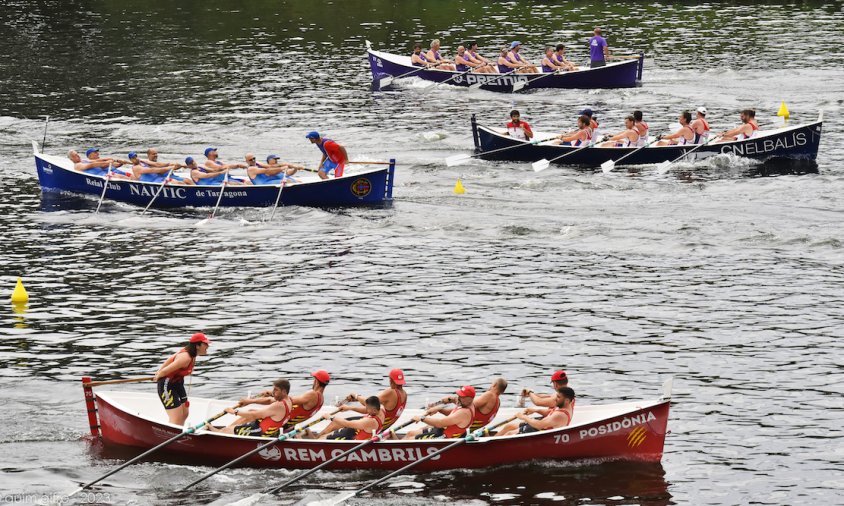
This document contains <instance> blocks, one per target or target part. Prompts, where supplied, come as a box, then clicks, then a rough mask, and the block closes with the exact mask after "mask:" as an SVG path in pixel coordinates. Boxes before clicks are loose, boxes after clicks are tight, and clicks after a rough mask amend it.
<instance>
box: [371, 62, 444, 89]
mask: <svg viewBox="0 0 844 506" xmlns="http://www.w3.org/2000/svg"><path fill="white" fill-rule="evenodd" d="M433 66H434V65H425V66H424V67H419V68H418V69H416V70H411V71H410V72H408V73H406V74H402V75H400V76H387V77H382V78H381V79H380V80H379V81H378V87H379V88H384V87H387V86H389V85H391V84H393V81H395V80H396V79H401V78H403V77H407V76H409V75H413V74H415V73H417V72H419V71H420V70H428V69H430V68H431V67H433Z"/></svg>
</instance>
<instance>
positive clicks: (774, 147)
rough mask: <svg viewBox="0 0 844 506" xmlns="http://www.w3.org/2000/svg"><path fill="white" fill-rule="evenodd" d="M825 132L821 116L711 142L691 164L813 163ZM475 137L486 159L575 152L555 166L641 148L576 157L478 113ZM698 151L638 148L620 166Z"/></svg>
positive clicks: (586, 163) (590, 151) (589, 162)
mask: <svg viewBox="0 0 844 506" xmlns="http://www.w3.org/2000/svg"><path fill="white" fill-rule="evenodd" d="M822 130H823V120H822V116H821V117H819V118H818V121H816V122H814V123H808V124H804V125H796V126H793V127H788V128H781V129H779V130H774V131H771V132H770V133H766V134H764V135H760V136H758V137H754V138H752V139H747V140H743V141H733V142H725V143H718V144H714V143H711V144H707V145H705V146H702V147H700V148H698V149H696V150H695V152H694V153H691V154H689V156H688V157H687V158H686V160H687V161H689V162H694V161H696V160H703V159H705V158H708V157H711V156H715V155H730V154H731V155H735V156H739V157H742V158H749V159H752V160H758V161H768V160H779V159H783V160H797V161H806V162H814V160H815V159H816V158H817V156H818V148H819V146H820V141H821V132H822ZM472 135H473V138H474V142H475V153H476V154H478V155H479V156H478V158H482V159H484V160H499V161H517V162H535V161H537V160H541V159H543V158H544V159H546V160H553V159H554V158H557V157H560V156H562V155H565V154H567V153H572V154H571V155H569V156H566V157H565V158H562V159H560V160H559V161H556V162H555V163H557V164H559V165H577V166H582V167H600V165H601V164H602V163H604V162H606V161H608V160H618V159H619V158H621V157H622V156H624V155H627V154H629V153H633V152H634V151H636V148H599V147H591V148H585V149H581V150H580V151H578V152H577V153H573V152H574V151H576V150H577V149H578V148H576V147H571V146H551V145H544V144H531V143H529V142H525V141H519V140H516V139H513V138H512V137H509V136H506V135H503V134H502V133H500V132H498V131H496V130H494V129H491V128H487V127H484V126H480V125H478V124H477V122H476V120H475V117H474V115H473V116H472ZM537 136H539V135H537ZM515 146H519V147H515ZM697 147H698V146H697V145H694V144H689V145H685V146H658V147H657V146H650V147H647V148H644V149H641V150H639V151H638V152H636V153H635V154H631V155H630V156H628V157H627V158H625V159H624V160H623V161H622V162H621V165H646V164H656V163H661V162H666V161H672V160H675V159H677V158H678V157H680V156H682V155H683V154H684V153H686V152H688V151H691V150H692V149H695V148H697ZM504 148H512V149H507V150H505V151H499V152H497V153H489V154H484V153H485V152H488V151H494V150H497V149H504Z"/></svg>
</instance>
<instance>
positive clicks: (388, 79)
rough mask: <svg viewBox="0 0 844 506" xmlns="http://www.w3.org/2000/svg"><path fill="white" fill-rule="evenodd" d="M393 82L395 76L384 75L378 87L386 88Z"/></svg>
mask: <svg viewBox="0 0 844 506" xmlns="http://www.w3.org/2000/svg"><path fill="white" fill-rule="evenodd" d="M391 84H393V76H389V77H382V78H381V79H380V80H379V81H378V87H379V88H386V87H387V86H389V85H391Z"/></svg>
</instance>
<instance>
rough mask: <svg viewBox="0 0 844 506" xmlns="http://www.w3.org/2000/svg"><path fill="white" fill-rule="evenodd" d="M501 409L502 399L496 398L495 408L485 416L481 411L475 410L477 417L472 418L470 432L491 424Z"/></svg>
mask: <svg viewBox="0 0 844 506" xmlns="http://www.w3.org/2000/svg"><path fill="white" fill-rule="evenodd" d="M500 407H501V398H500V397H498V396H496V397H495V406H493V408H492V409H491V410H490V411H489V413H487V414H483V413H481V410H480V409H477V408H475V417H474V418H472V425H470V426H469V430H478V429H480V428H483V427H486V426H487V425H489V422H491V421H492V419H493V418H495V415H497V414H498V408H500Z"/></svg>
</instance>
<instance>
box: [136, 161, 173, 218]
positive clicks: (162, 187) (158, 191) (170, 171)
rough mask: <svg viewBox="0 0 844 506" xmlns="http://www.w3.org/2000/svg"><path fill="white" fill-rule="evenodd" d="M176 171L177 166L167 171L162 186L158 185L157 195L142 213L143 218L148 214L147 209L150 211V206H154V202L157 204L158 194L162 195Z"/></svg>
mask: <svg viewBox="0 0 844 506" xmlns="http://www.w3.org/2000/svg"><path fill="white" fill-rule="evenodd" d="M174 170H176V166H175V165H174V166H172V167H170V170H168V171H167V175H166V176H164V181H162V182H161V184H160V185H158V190H156V192H155V195H153V196H152V198H151V199H150V201H149V204H147V206H146V207H145V208H144V210H143V212H141V216H143V215H145V214H146V213H147V209H149V208H150V206H151V205H152V203H153V202H155V199H157V198H158V194H159V193H161V190H163V189H164V185H165V184H167V179H169V178H170V176H172V175H173V171H174Z"/></svg>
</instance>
